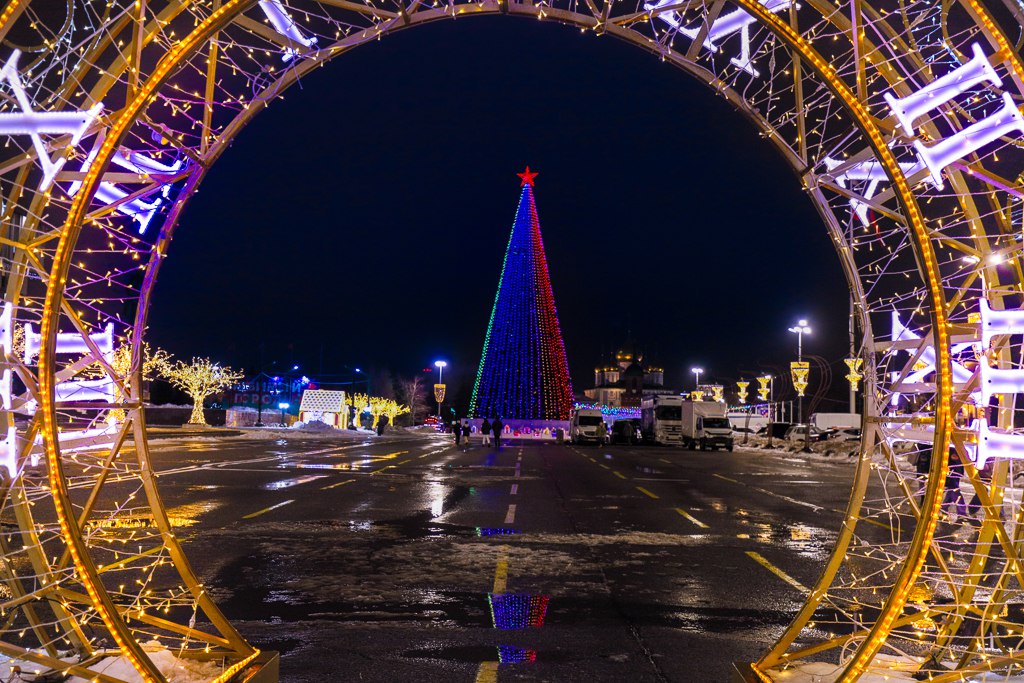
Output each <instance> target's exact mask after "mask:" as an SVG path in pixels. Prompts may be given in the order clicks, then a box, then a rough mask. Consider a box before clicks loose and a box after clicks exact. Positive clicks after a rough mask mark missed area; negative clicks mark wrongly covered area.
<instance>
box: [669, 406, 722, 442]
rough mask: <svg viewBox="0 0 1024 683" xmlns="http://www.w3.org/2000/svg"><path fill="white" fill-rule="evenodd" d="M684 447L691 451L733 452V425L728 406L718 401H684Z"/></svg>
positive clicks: (682, 408)
mask: <svg viewBox="0 0 1024 683" xmlns="http://www.w3.org/2000/svg"><path fill="white" fill-rule="evenodd" d="M680 407H681V414H682V441H683V445H684V446H686V447H687V448H689V449H691V450H695V449H697V448H700V450H702V451H704V450H707V449H709V448H711V449H714V450H717V449H719V448H724V449H725V450H727V451H731V450H732V425H731V424H730V423H729V418H728V417H727V416H726V411H727V408H726V405H725V404H724V403H718V402H717V401H683V402H682V403H681V405H680Z"/></svg>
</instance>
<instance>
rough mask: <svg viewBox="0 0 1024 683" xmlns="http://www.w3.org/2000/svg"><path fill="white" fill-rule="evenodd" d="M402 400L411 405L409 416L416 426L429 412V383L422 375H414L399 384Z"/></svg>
mask: <svg viewBox="0 0 1024 683" xmlns="http://www.w3.org/2000/svg"><path fill="white" fill-rule="evenodd" d="M399 388H400V389H401V392H402V399H403V400H404V401H405V402H406V403H407V404H408V405H409V410H408V412H409V414H410V417H411V418H412V423H413V424H414V425H415V424H416V423H417V422H418V421H419V420H420V419H421V418H422V417H424V416H425V415H424V413H426V411H427V383H426V381H424V379H423V377H422V376H421V375H413V376H412V377H411V378H410V379H403V380H401V381H400V382H399Z"/></svg>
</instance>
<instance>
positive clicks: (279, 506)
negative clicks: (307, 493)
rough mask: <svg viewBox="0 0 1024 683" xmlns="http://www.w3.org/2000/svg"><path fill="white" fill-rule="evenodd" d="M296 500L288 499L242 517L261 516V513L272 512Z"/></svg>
mask: <svg viewBox="0 0 1024 683" xmlns="http://www.w3.org/2000/svg"><path fill="white" fill-rule="evenodd" d="M294 502H295V501H294V500H286V501H284V502H283V503H278V504H277V505H271V506H270V507H268V508H263V509H262V510H258V511H256V512H252V513H250V514H248V515H245V516H244V517H242V519H252V518H253V517H259V516H260V515H265V514H266V513H268V512H270V511H271V510H276V509H277V508H281V507H284V506H285V505H288V504H289V503H294Z"/></svg>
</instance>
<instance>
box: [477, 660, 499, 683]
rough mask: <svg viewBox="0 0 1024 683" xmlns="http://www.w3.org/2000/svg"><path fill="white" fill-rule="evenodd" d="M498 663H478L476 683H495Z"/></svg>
mask: <svg viewBox="0 0 1024 683" xmlns="http://www.w3.org/2000/svg"><path fill="white" fill-rule="evenodd" d="M497 680H498V663H497V662H480V668H479V669H477V670H476V683H497Z"/></svg>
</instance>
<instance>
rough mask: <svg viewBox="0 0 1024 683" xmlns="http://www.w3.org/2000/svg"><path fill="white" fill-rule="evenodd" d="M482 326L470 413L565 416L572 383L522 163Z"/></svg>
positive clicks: (531, 175) (537, 417)
mask: <svg viewBox="0 0 1024 683" xmlns="http://www.w3.org/2000/svg"><path fill="white" fill-rule="evenodd" d="M518 175H519V177H520V178H522V183H521V187H522V188H523V191H522V194H521V195H520V196H519V208H518V209H516V219H515V222H514V223H513V225H512V235H511V236H510V237H509V240H508V248H507V249H506V250H505V263H504V265H503V266H502V268H501V280H500V282H499V283H498V294H497V296H495V297H494V307H493V308H492V309H491V321H490V324H488V326H487V338H486V340H485V341H484V350H483V354H482V355H481V357H480V369H479V370H478V372H477V375H476V384H475V385H474V387H473V401H472V403H471V404H470V414H471V415H473V416H475V417H489V418H493V417H500V418H502V419H503V420H505V419H514V420H568V419H569V412H570V411H571V410H572V384H571V383H570V381H569V364H568V362H567V361H566V358H565V344H564V343H563V342H562V332H561V330H560V329H559V327H558V311H557V310H555V297H554V294H553V293H552V291H551V279H550V278H549V276H548V262H547V258H546V257H545V256H544V242H543V241H542V240H541V236H540V222H539V221H538V220H537V206H536V204H535V203H534V199H533V180H534V178H535V177H536V176H537V174H536V173H531V172H530V167H529V166H527V167H526V171H525V172H524V173H519V174H518Z"/></svg>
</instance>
